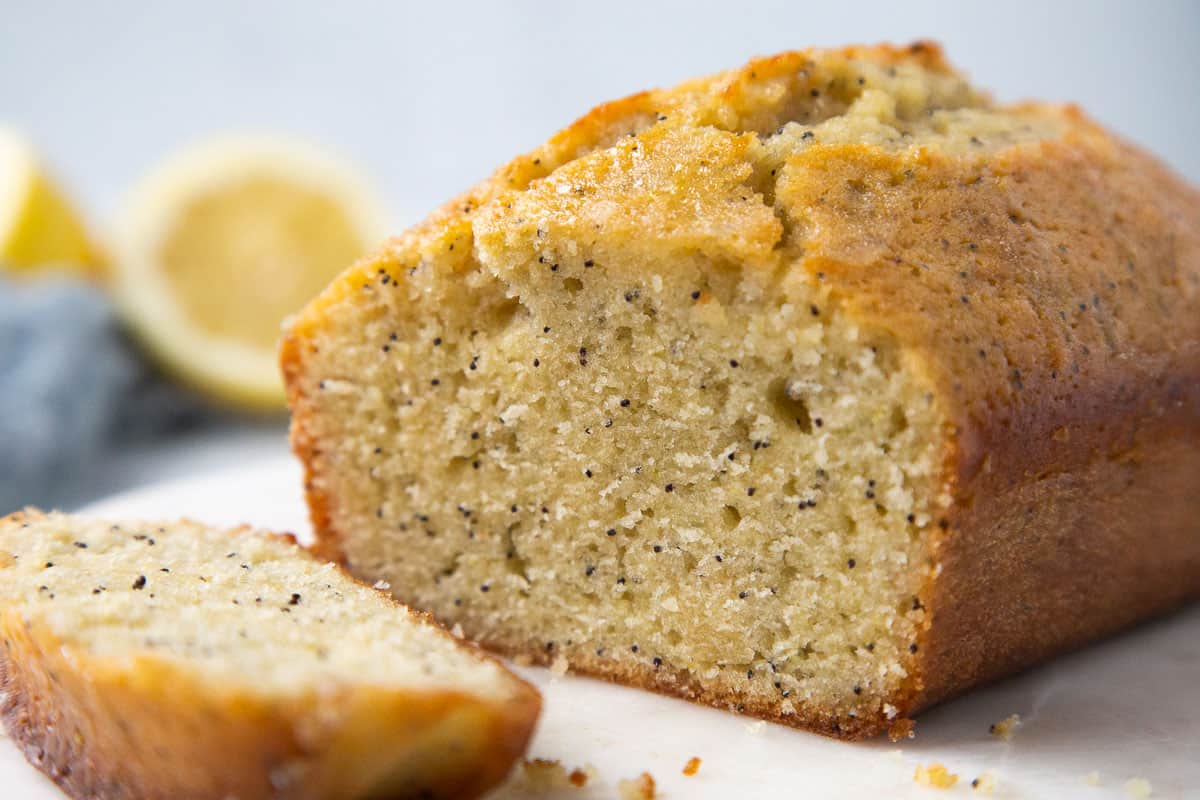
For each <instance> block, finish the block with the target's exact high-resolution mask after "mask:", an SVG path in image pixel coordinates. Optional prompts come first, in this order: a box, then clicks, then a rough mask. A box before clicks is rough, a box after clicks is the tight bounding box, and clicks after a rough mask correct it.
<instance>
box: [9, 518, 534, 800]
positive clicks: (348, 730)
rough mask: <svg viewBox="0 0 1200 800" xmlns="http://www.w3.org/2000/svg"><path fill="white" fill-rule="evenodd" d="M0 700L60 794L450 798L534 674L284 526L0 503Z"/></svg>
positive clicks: (527, 710)
mask: <svg viewBox="0 0 1200 800" xmlns="http://www.w3.org/2000/svg"><path fill="white" fill-rule="evenodd" d="M0 635H2V637H3V643H4V649H3V651H2V652H0V715H2V716H3V720H4V723H5V725H6V727H7V728H8V732H9V734H10V735H11V736H12V737H13V739H14V740H15V741H16V742H17V744H18V745H19V746H20V747H21V748H22V749H23V750H24V752H25V755H26V756H27V757H28V758H29V760H30V761H31V762H32V763H33V764H34V766H36V767H38V768H39V769H41V770H42V771H43V772H45V773H46V774H47V775H48V776H49V777H50V778H52V779H53V780H54V781H55V782H56V783H57V784H58V785H59V786H60V787H62V789H63V790H64V791H65V792H66V793H67V794H69V795H71V796H72V797H75V798H80V799H81V800H82V799H83V798H88V800H108V799H109V798H114V799H115V798H139V800H179V798H190V799H192V800H205V799H206V798H212V799H213V800H225V799H226V798H238V800H254V799H255V798H297V799H299V798H312V799H313V800H316V799H318V798H455V799H457V798H463V797H476V796H477V795H479V794H480V793H482V792H483V791H484V790H486V789H487V788H488V787H490V786H491V785H493V784H495V783H497V782H499V781H500V780H501V779H502V778H503V777H504V776H505V774H506V773H507V772H508V770H509V768H510V767H511V765H512V763H513V762H514V761H515V760H516V759H517V758H518V757H519V756H520V755H521V753H522V752H524V749H525V745H526V742H527V740H528V738H529V736H530V733H531V731H532V728H533V725H534V721H535V719H536V717H537V714H538V710H539V706H540V700H539V697H538V694H537V692H536V691H535V690H534V689H533V688H532V687H531V686H529V685H528V684H526V683H524V682H523V681H521V680H520V679H518V678H516V677H515V676H514V675H512V674H511V673H509V672H508V671H507V670H506V669H505V668H504V667H503V666H502V665H501V664H499V663H498V662H497V661H495V660H494V659H492V658H491V657H489V656H486V655H483V654H481V653H479V652H478V651H477V650H476V648H474V647H473V646H472V645H469V644H464V643H461V642H458V641H456V640H455V639H453V638H452V637H451V636H449V635H448V634H446V633H445V632H444V631H442V630H440V629H439V628H437V627H436V626H435V625H433V624H432V623H430V622H429V621H427V620H426V619H424V618H423V617H421V616H419V615H416V614H414V613H413V612H411V611H409V610H408V609H405V608H403V607H400V606H397V605H396V604H395V603H394V602H392V601H391V599H390V598H388V597H386V596H385V595H384V594H382V593H381V592H378V591H375V590H372V589H370V588H368V587H366V586H363V585H361V584H359V583H358V582H356V581H354V580H352V579H350V578H349V577H347V576H346V575H345V574H344V573H343V572H342V571H341V570H340V569H338V568H337V567H336V566H335V565H332V564H328V563H323V562H321V561H318V560H317V559H314V558H313V557H312V556H311V555H309V554H308V553H307V552H306V551H305V550H303V549H302V548H300V547H299V546H297V545H296V544H295V543H294V541H292V540H291V538H290V537H283V536H269V535H263V534H259V533H256V532H254V531H250V530H247V529H240V530H233V531H223V530H213V529H211V528H206V527H203V526H201V525H197V524H194V523H186V522H182V523H174V524H168V525H146V524H119V525H115V524H110V523H106V522H99V521H94V520H87V519H81V518H78V517H71V516H66V515H61V514H49V515H42V514H40V513H37V512H26V513H23V514H17V515H14V516H11V517H8V518H7V519H5V520H3V521H0Z"/></svg>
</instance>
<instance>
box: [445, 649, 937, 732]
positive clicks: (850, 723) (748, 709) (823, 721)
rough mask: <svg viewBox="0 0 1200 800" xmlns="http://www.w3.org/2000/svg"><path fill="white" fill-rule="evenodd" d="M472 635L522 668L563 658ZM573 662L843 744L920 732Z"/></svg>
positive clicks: (881, 720) (662, 673)
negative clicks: (789, 709) (786, 709)
mask: <svg viewBox="0 0 1200 800" xmlns="http://www.w3.org/2000/svg"><path fill="white" fill-rule="evenodd" d="M473 634H474V635H473ZM467 636H468V638H474V639H475V641H476V643H477V644H479V645H480V646H482V647H484V648H486V649H488V650H490V651H491V652H493V653H496V654H497V655H500V656H504V657H505V658H508V659H510V660H512V661H514V662H516V663H518V664H527V665H532V666H540V667H551V666H553V664H554V662H555V661H556V659H557V658H558V655H556V654H555V653H553V652H548V651H547V650H546V649H545V647H544V646H542V643H540V642H537V641H532V642H518V641H516V640H512V639H505V638H504V637H502V636H499V635H495V634H491V633H487V632H478V631H476V632H471V631H467ZM568 664H569V670H570V672H571V673H572V674H575V675H581V676H586V677H589V678H596V679H598V680H603V681H607V682H609V683H613V684H616V685H619V686H628V687H632V688H635V689H645V690H648V691H651V692H655V693H657V694H661V695H665V696H667V697H676V698H679V699H681V700H687V701H689V702H692V703H697V704H699V705H705V706H711V707H712V708H717V709H720V710H722V711H733V712H735V713H737V714H742V715H745V716H748V717H753V718H756V719H762V720H766V721H767V722H775V723H778V724H780V725H786V726H788V727H791V728H797V729H799V730H804V731H809V732H812V733H818V734H821V735H823V736H828V737H831V738H834V739H840V740H843V741H861V740H864V739H869V738H872V737H875V736H879V735H880V734H883V733H887V734H888V736H889V737H890V738H891V740H892V741H899V740H900V739H903V738H905V737H908V736H910V735H911V734H912V731H913V729H914V723H913V721H912V720H910V719H908V718H906V717H904V716H902V715H898V716H896V717H895V718H891V719H889V718H888V717H887V716H885V715H884V714H876V715H874V716H867V715H859V716H858V717H857V718H855V719H848V718H847V717H846V716H844V715H840V716H839V715H837V714H832V713H829V712H828V711H822V710H821V709H819V708H815V707H812V706H810V705H806V704H804V703H802V702H795V703H794V704H793V705H794V707H795V708H794V711H793V712H792V713H784V711H783V710H781V709H780V707H779V704H778V702H767V701H762V700H757V699H755V698H754V697H753V696H746V697H731V696H729V695H728V694H725V693H722V692H719V691H714V690H712V689H710V688H707V687H705V686H704V685H703V684H702V683H701V682H700V681H697V680H696V679H695V678H693V677H690V676H689V675H688V674H687V673H686V672H685V671H683V670H678V669H673V668H671V667H670V666H669V665H667V664H666V663H664V664H663V665H662V666H660V667H653V666H642V665H637V664H632V665H631V664H626V663H621V662H615V661H611V660H609V659H606V658H603V657H588V656H587V655H580V656H574V655H573V656H572V657H571V658H569V659H568Z"/></svg>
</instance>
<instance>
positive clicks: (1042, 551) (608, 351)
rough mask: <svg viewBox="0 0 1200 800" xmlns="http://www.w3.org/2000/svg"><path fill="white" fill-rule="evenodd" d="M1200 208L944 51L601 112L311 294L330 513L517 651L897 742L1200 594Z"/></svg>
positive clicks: (741, 78) (314, 419) (320, 527)
mask: <svg viewBox="0 0 1200 800" xmlns="http://www.w3.org/2000/svg"><path fill="white" fill-rule="evenodd" d="M1198 207H1200V203H1198V201H1197V196H1196V193H1195V192H1194V191H1193V190H1192V189H1190V188H1189V187H1187V186H1185V185H1184V184H1182V183H1181V182H1180V181H1178V179H1176V178H1174V177H1173V176H1172V175H1170V174H1169V173H1167V172H1166V171H1165V170H1164V169H1163V168H1162V167H1161V166H1159V165H1158V164H1157V163H1155V162H1154V161H1153V160H1151V159H1150V158H1148V157H1147V156H1145V155H1143V154H1141V153H1140V152H1138V151H1137V150H1135V149H1133V148H1131V147H1129V146H1127V145H1124V144H1123V143H1120V142H1118V141H1116V140H1114V139H1112V138H1111V137H1110V136H1108V135H1107V134H1106V133H1105V132H1104V131H1103V130H1101V129H1099V128H1098V127H1096V126H1095V125H1093V124H1092V123H1090V122H1089V121H1087V120H1086V119H1085V118H1083V117H1082V115H1081V114H1080V113H1079V112H1077V111H1075V110H1073V109H1069V108H1068V109H1062V108H1055V107H1048V106H1036V105H1027V106H1020V107H998V106H995V105H993V104H992V103H991V102H990V101H989V100H988V99H987V98H986V97H985V96H983V95H980V94H979V93H977V92H975V91H974V90H973V89H971V88H970V87H969V86H968V85H967V84H966V83H965V82H964V81H963V80H962V79H961V78H960V77H958V76H957V75H956V74H955V73H954V72H953V71H952V70H950V68H949V67H947V66H946V65H945V63H944V62H943V61H942V60H941V57H940V54H939V53H937V51H936V50H935V49H934V48H932V47H931V46H929V45H915V46H913V47H912V48H907V49H904V50H897V49H892V48H878V49H852V50H847V51H841V52H825V51H811V52H804V53H789V54H784V55H781V56H777V57H775V58H771V59H764V60H760V61H755V62H752V63H751V64H749V65H748V66H746V67H745V68H743V69H740V70H736V71H733V72H729V73H725V74H722V75H718V76H716V77H714V78H710V79H703V80H698V81H694V82H691V83H688V84H684V85H683V86H681V87H678V88H676V89H673V90H669V91H655V92H648V93H643V94H640V95H635V96H633V97H630V98H627V99H625V100H622V101H617V102H615V103H611V104H608V105H605V106H601V107H600V108H598V109H596V110H595V111H593V112H592V113H591V114H589V115H588V116H586V117H584V118H583V119H581V120H580V121H578V122H577V123H575V124H574V125H573V126H571V127H570V128H568V129H566V130H565V131H563V132H562V133H560V134H558V135H557V136H555V137H554V138H553V139H551V140H550V141H549V142H548V143H547V144H546V145H544V146H543V147H542V148H540V149H538V150H536V151H534V152H533V153H531V154H530V155H528V156H524V157H521V158H518V159H516V160H515V161H513V162H512V163H510V164H509V165H507V166H506V167H504V168H503V169H501V170H500V171H499V172H498V173H496V175H495V176H493V177H492V178H491V179H490V180H488V181H486V182H484V183H483V184H482V185H480V186H479V187H477V188H476V189H474V190H472V191H471V192H469V193H468V194H466V195H464V196H463V197H461V198H459V199H458V200H456V201H454V202H452V203H450V204H448V205H447V206H445V207H444V208H443V209H441V210H440V211H438V212H436V213H435V214H434V215H433V216H432V217H431V218H430V219H429V220H427V221H426V222H425V223H424V224H422V225H420V226H418V227H417V228H415V229H413V230H411V231H409V232H407V233H405V234H404V235H402V236H401V237H399V238H398V239H396V240H395V241H393V242H392V243H391V244H390V245H389V246H388V247H387V248H386V249H385V250H384V252H382V253H380V254H379V255H378V256H377V257H376V258H375V259H373V260H369V261H366V262H363V263H361V264H359V265H357V266H356V267H354V268H352V269H351V270H349V271H348V272H347V273H345V274H344V275H343V276H342V277H341V278H340V279H338V280H337V281H336V282H335V283H334V284H333V285H332V286H330V288H329V289H328V290H327V291H326V292H325V293H324V294H323V295H322V296H321V297H319V298H318V299H317V300H315V301H314V302H313V303H312V304H311V305H310V306H309V308H308V309H307V310H306V311H305V312H304V313H303V314H302V315H301V316H300V317H299V319H298V320H297V321H296V322H295V323H294V326H293V327H292V329H291V331H290V333H289V335H288V336H287V338H286V339H285V343H284V347H283V367H284V371H285V375H286V378H287V382H288V387H289V394H290V401H291V404H292V409H293V415H294V416H293V428H292V436H293V443H294V446H295V448H296V451H297V453H298V454H299V456H300V457H301V458H302V459H303V461H304V462H305V465H306V467H307V470H308V482H307V485H306V488H307V491H308V497H309V502H310V505H311V509H312V513H313V520H314V523H315V525H316V528H317V531H318V534H319V536H320V537H321V540H322V542H323V545H324V546H325V547H326V548H328V551H329V552H330V553H331V554H333V555H335V556H336V557H339V558H341V559H342V560H343V561H344V562H345V563H346V565H347V566H348V567H349V569H350V570H351V571H352V572H354V573H356V574H359V575H363V576H366V577H368V578H371V579H375V578H383V579H385V580H387V581H389V582H390V584H391V586H392V587H393V592H395V593H396V594H397V596H398V597H400V598H402V599H403V600H405V601H406V602H410V603H413V604H414V605H416V606H418V607H421V608H425V609H428V610H430V611H431V612H432V613H433V614H434V615H436V616H437V617H438V618H440V619H442V620H445V621H447V622H455V623H460V624H461V625H462V627H463V629H464V631H466V633H467V634H468V635H469V636H471V637H474V638H477V639H478V640H480V641H481V642H483V643H484V644H486V645H487V646H489V647H493V648H496V649H498V650H501V651H503V652H507V653H511V654H521V655H525V656H529V657H532V658H534V659H536V660H539V661H542V662H551V661H553V660H555V659H558V658H565V659H566V660H567V662H568V663H569V664H570V665H571V666H572V667H573V668H576V669H578V670H581V671H584V672H589V673H593V674H597V675H602V676H606V677H610V678H613V679H616V680H620V681H623V682H627V683H631V684H636V685H642V686H648V687H652V688H655V689H658V690H662V691H666V692H671V693H675V694H679V695H681V696H685V697H690V698H695V699H699V700H702V701H704V702H709V703H713V704H716V705H720V706H723V707H728V708H733V709H736V710H739V711H744V712H747V713H752V714H755V715H758V716H763V717H769V718H773V719H778V720H780V721H783V722H786V723H789V724H794V725H798V726H803V727H808V728H812V729H815V730H819V731H822V732H826V733H833V734H838V735H842V736H862V735H868V734H872V733H876V732H879V731H881V730H885V729H888V728H889V727H890V728H892V730H893V733H902V732H904V731H905V730H907V724H908V723H907V719H908V717H909V716H910V715H912V714H914V713H915V712H916V711H918V710H920V709H921V708H924V707H926V706H928V705H930V704H932V703H934V702H937V701H938V700H940V699H942V698H945V697H948V696H950V695H953V694H955V693H957V692H959V691H961V690H963V689H965V688H967V687H969V686H972V685H975V684H978V683H980V682H983V681H986V680H989V679H992V678H995V677H998V676H1000V675H1003V674H1006V673H1008V672H1011V671H1013V670H1015V669H1018V668H1020V667H1022V666H1025V665H1028V664H1030V663H1032V662H1034V661H1036V660H1038V659H1041V658H1044V657H1046V656H1048V655H1051V654H1053V653H1056V652H1059V651H1062V650H1064V649H1067V648H1071V647H1074V646H1077V645H1079V644H1080V643H1082V642H1084V641H1087V640H1089V639H1091V638H1095V637H1096V636H1099V635H1102V634H1104V633H1107V632H1110V631H1112V630H1115V629H1117V628H1119V627H1121V626H1123V625H1126V624H1129V623H1130V622H1132V621H1134V620H1137V619H1140V618H1142V617H1144V616H1146V615H1147V614H1150V613H1153V612H1156V611H1160V610H1163V609H1165V608H1169V607H1171V606H1173V605H1175V604H1178V603H1179V602H1182V601H1183V600H1185V599H1186V598H1188V597H1191V596H1194V595H1196V594H1197V592H1198V591H1200V522H1198V520H1200V514H1198V513H1197V512H1198V511H1200V509H1198V508H1197V506H1196V499H1195V498H1196V497H1197V496H1198V491H1197V490H1200V452H1198V451H1200V448H1198V447H1197V441H1198V435H1197V431H1198V429H1200V398H1198V394H1200V388H1198V387H1200V381H1198V380H1197V377H1198V376H1200V355H1198V353H1200V347H1198V342H1200V303H1198V299H1197V298H1198V292H1200V285H1198V284H1200V276H1198V273H1200V269H1198V264H1200V258H1198V256H1197V253H1198V249H1200V248H1198V245H1197V238H1196V237H1197V231H1198V230H1200V212H1198ZM1133 509H1137V511H1136V513H1135V512H1134V511H1133ZM1145 537H1153V539H1154V542H1155V546H1154V547H1146V546H1144V545H1143V540H1144V538H1145Z"/></svg>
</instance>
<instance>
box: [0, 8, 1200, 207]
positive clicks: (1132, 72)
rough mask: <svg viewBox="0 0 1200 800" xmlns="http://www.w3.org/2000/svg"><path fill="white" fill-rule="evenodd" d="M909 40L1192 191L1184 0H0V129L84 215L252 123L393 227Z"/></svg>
mask: <svg viewBox="0 0 1200 800" xmlns="http://www.w3.org/2000/svg"><path fill="white" fill-rule="evenodd" d="M919 37H933V38H936V39H940V40H942V41H943V42H944V43H945V45H946V48H947V52H948V53H949V55H950V57H951V59H952V60H953V61H954V62H955V63H957V64H959V65H961V67H962V68H963V69H965V70H966V71H967V72H968V73H970V74H971V75H972V76H973V77H974V78H975V79H976V80H977V81H978V82H979V83H980V85H982V86H985V87H988V88H991V89H993V90H995V91H996V93H997V95H998V96H999V97H1000V98H1001V99H1005V100H1012V99H1017V98H1022V97H1038V98H1045V99H1048V100H1054V101H1068V100H1069V101H1075V102H1078V103H1080V104H1081V105H1082V106H1083V107H1084V108H1085V109H1087V110H1088V111H1089V112H1090V113H1092V114H1094V115H1095V116H1096V117H1098V118H1099V119H1101V120H1102V121H1104V122H1105V123H1107V124H1109V125H1112V126H1113V127H1115V129H1116V130H1118V131H1120V132H1121V133H1123V134H1124V135H1126V136H1129V137H1131V138H1133V139H1134V140H1136V141H1139V142H1141V143H1143V144H1145V145H1146V146H1147V147H1149V148H1150V149H1152V150H1153V151H1154V152H1156V153H1158V154H1159V155H1160V156H1162V157H1163V158H1165V159H1166V160H1167V161H1168V162H1170V163H1172V164H1173V165H1175V166H1176V167H1177V168H1178V169H1180V170H1182V171H1183V173H1184V174H1186V175H1188V176H1190V177H1191V179H1192V180H1193V181H1197V180H1200V148H1197V147H1196V146H1195V144H1196V143H1195V138H1196V131H1197V129H1200V103H1197V102H1195V100H1196V97H1197V96H1198V95H1200V47H1197V46H1196V44H1197V42H1198V41H1200V3H1197V2H1195V0H1155V1H1154V2H1149V3H1147V2H1135V1H1133V0H1123V1H1121V0H1117V1H1113V0H1106V1H1105V2H1099V1H1098V0H1053V2H1048V1H1047V0H1005V2H1002V3H995V2H991V3H989V2H965V3H964V2H953V1H952V0H943V1H942V2H934V1H933V0H903V1H902V2H896V0H855V1H854V2H839V1H837V0H820V1H819V2H818V1H814V2H796V0H755V2H751V3H731V2H728V0H674V2H646V0H605V2H603V3H571V2H554V0H511V1H510V2H503V3H496V2H482V1H480V0H475V2H471V0H464V1H463V2H455V3H405V2H400V3H380V2H377V1H374V0H368V1H364V0H346V1H345V2H338V3H328V2H319V0H260V1H259V2H253V3H247V2H244V0H209V2H205V3H147V2H139V0H109V1H108V2H90V3H89V2H78V0H0V119H5V118H7V119H8V120H9V121H11V122H13V123H15V124H17V125H19V126H21V127H23V128H26V129H28V131H29V132H30V134H31V137H32V138H33V140H34V142H35V143H36V144H37V145H38V146H39V147H40V148H42V149H43V150H44V151H45V152H46V154H47V156H48V158H49V159H50V162H51V164H53V165H55V166H56V167H57V168H58V170H57V171H58V172H59V173H60V174H61V176H62V178H63V179H64V181H65V183H66V184H67V185H68V186H69V187H71V188H73V189H76V190H77V191H78V192H79V194H80V195H81V196H82V199H83V202H84V205H85V208H87V210H89V211H91V212H93V216H94V217H96V218H103V217H104V216H106V215H108V214H110V213H111V212H112V210H113V209H114V208H115V206H116V204H117V202H118V199H119V197H120V195H121V194H122V193H123V192H124V191H126V190H127V189H128V188H129V187H130V186H131V185H132V183H133V181H134V180H135V179H136V178H137V177H138V176H139V175H140V174H141V173H142V172H143V171H144V170H146V169H148V168H149V167H150V165H151V164H152V163H153V162H154V161H156V160H157V159H159V158H162V157H163V156H165V155H166V154H168V153H170V152H171V151H172V150H173V149H174V148H176V147H179V146H180V145H182V144H184V143H185V142H188V141H191V140H192V139H194V138H196V137H199V136H204V135H207V134H211V133H214V132H219V131H226V130H261V129H267V130H278V131H282V132H284V133H291V134H295V135H298V136H303V137H306V138H311V139H313V140H315V141H317V142H319V143H322V144H325V145H328V146H330V147H333V148H335V149H336V150H339V151H341V152H343V153H345V154H346V155H347V156H348V157H350V158H351V159H353V160H355V161H357V162H358V163H359V164H361V165H362V167H363V168H364V169H365V170H366V171H367V172H368V174H370V175H371V176H372V177H374V178H375V179H376V180H377V182H378V184H379V187H380V190H381V191H382V193H383V194H384V195H385V197H386V198H387V199H388V200H389V201H390V202H391V205H392V209H393V211H394V212H395V213H396V215H397V222H398V223H404V222H413V221H415V220H416V219H419V218H420V217H423V216H424V215H425V214H426V213H427V212H428V211H429V210H431V209H432V208H433V207H434V206H436V205H438V204H440V203H441V202H442V201H443V200H446V199H448V198H449V197H450V196H452V195H454V194H456V193H458V192H459V191H461V190H463V189H465V188H466V187H467V186H469V185H470V184H472V183H474V182H475V181H477V180H479V179H481V178H483V177H484V176H486V175H487V174H489V173H490V172H491V171H492V170H493V169H494V168H495V167H497V166H498V165H499V164H501V163H503V162H505V161H507V160H508V159H509V158H510V157H511V156H512V155H513V154H514V153H516V152H519V151H524V150H527V149H529V148H531V147H533V146H534V145H536V144H538V143H539V142H541V141H542V140H543V139H545V138H546V137H547V136H548V135H549V134H550V133H551V132H553V131H554V130H557V129H558V128H561V127H563V126H564V125H566V124H567V123H568V122H570V121H571V120H572V119H574V118H575V117H577V116H579V115H580V114H582V113H583V112H584V111H586V110H587V109H588V108H591V107H592V106H594V105H596V104H597V103H600V102H602V101H605V100H610V99H613V98H616V97H620V96H622V95H625V94H629V93H631V92H634V91H638V90H641V89H644V88H646V87H648V86H663V85H671V84H673V83H676V82H678V81H681V80H683V79H685V78H689V77H692V76H695V75H702V74H706V73H709V72H714V71H716V70H720V69H725V68H729V67H733V66H736V65H738V64H741V63H743V62H745V61H746V60H747V59H748V58H750V57H751V56H754V55H769V54H771V53H775V52H778V51H780V50H788V49H795V48H803V47H809V46H812V45H823V46H839V45H844V44H849V43H854V42H877V41H882V40H891V41H896V42H907V41H911V40H913V39H915V38H919Z"/></svg>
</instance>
